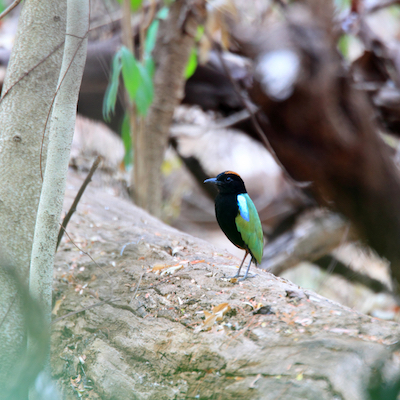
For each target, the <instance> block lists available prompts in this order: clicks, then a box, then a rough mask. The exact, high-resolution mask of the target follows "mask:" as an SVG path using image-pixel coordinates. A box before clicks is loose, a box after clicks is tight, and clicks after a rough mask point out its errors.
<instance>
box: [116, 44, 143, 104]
mask: <svg viewBox="0 0 400 400" xmlns="http://www.w3.org/2000/svg"><path fill="white" fill-rule="evenodd" d="M120 52H121V61H122V77H123V78H124V85H125V88H126V90H127V92H128V95H129V98H130V99H131V101H133V100H134V98H135V96H136V92H137V90H138V88H139V86H140V72H139V68H138V66H137V62H136V59H135V56H134V55H133V54H132V53H131V52H130V50H129V49H128V48H127V47H125V46H122V47H121V50H120Z"/></svg>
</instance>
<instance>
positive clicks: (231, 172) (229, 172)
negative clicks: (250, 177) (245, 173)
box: [224, 171, 239, 176]
mask: <svg viewBox="0 0 400 400" xmlns="http://www.w3.org/2000/svg"><path fill="white" fill-rule="evenodd" d="M224 174H226V175H228V174H229V175H236V176H239V174H238V173H236V172H233V171H225V172H224Z"/></svg>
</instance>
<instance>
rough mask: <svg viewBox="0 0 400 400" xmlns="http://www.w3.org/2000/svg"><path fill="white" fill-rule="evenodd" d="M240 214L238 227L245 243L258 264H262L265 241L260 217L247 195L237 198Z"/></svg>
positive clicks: (237, 222)
mask: <svg viewBox="0 0 400 400" xmlns="http://www.w3.org/2000/svg"><path fill="white" fill-rule="evenodd" d="M237 201H238V207H239V213H238V215H237V216H236V218H235V222H236V227H237V229H238V231H239V232H240V235H241V236H242V239H243V241H244V243H245V244H246V246H247V248H248V249H249V250H250V252H251V254H252V255H253V257H254V258H255V259H256V261H257V263H258V264H260V263H261V258H262V255H263V248H264V240H263V232H262V227H261V221H260V217H259V216H258V212H257V209H256V207H255V205H254V203H253V201H252V200H251V199H250V197H249V195H248V194H247V193H242V194H239V195H238V196H237Z"/></svg>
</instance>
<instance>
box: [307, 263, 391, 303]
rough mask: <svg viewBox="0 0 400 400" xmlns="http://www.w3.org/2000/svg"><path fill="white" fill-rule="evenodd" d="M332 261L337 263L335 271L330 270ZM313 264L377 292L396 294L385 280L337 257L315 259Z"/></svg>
mask: <svg viewBox="0 0 400 400" xmlns="http://www.w3.org/2000/svg"><path fill="white" fill-rule="evenodd" d="M332 261H333V262H334V263H335V269H334V270H333V271H329V270H330V267H331V264H332ZM313 264H315V265H317V266H318V267H320V268H321V269H323V270H325V271H327V272H328V273H334V274H337V275H340V276H342V277H343V278H345V279H346V280H348V281H350V282H351V283H361V284H362V285H364V286H366V287H367V288H368V289H370V290H372V291H373V292H375V293H380V292H384V293H389V294H391V295H393V294H394V293H393V291H392V290H391V289H390V288H389V287H388V286H387V285H385V284H384V283H383V282H381V281H379V280H377V279H374V278H371V277H370V276H368V275H365V274H362V273H360V272H357V271H354V270H353V269H351V268H349V267H348V266H347V265H345V264H343V263H342V262H341V261H339V260H338V259H337V258H335V257H332V256H324V257H321V258H320V259H318V260H316V261H313Z"/></svg>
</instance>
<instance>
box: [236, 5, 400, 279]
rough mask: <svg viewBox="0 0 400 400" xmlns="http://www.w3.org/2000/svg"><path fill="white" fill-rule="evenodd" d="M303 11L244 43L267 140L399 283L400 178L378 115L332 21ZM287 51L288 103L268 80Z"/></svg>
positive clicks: (321, 202) (252, 93) (294, 13)
mask: <svg viewBox="0 0 400 400" xmlns="http://www.w3.org/2000/svg"><path fill="white" fill-rule="evenodd" d="M311 3H313V4H314V5H315V6H318V5H319V6H321V7H325V4H327V5H329V7H330V3H324V2H323V3H321V2H319V1H316V0H313V2H311ZM322 4H323V5H324V6H322ZM302 7H303V9H304V14H302V13H299V10H298V9H296V10H294V9H293V10H292V13H291V14H290V18H288V19H286V20H285V21H284V22H283V23H282V24H280V25H279V26H275V27H273V28H271V29H270V30H269V31H265V32H264V33H260V32H257V34H256V35H254V36H253V37H252V39H251V40H244V41H243V45H242V49H243V50H244V51H246V49H247V48H251V50H252V51H253V54H252V55H251V57H252V58H253V59H254V60H255V67H254V69H255V71H258V74H256V75H255V79H254V81H253V87H252V88H251V91H250V95H251V98H252V100H253V101H254V102H255V103H256V104H257V105H259V106H260V108H261V110H262V112H263V113H264V114H265V115H266V117H267V118H268V122H269V126H270V127H271V129H269V130H268V132H266V134H267V135H268V139H269V141H270V142H271V144H272V146H273V147H274V149H275V151H276V153H277V155H278V156H279V159H280V160H281V161H282V163H283V164H284V165H285V167H286V168H287V170H288V171H289V173H290V174H291V175H292V176H294V178H295V179H297V180H300V181H312V182H313V185H312V187H311V188H310V190H312V192H313V195H314V196H315V198H316V199H317V200H318V201H319V202H320V204H326V205H329V206H330V207H334V208H335V209H336V210H338V211H339V212H341V213H342V214H343V215H345V216H346V217H347V218H348V219H349V220H350V221H351V222H352V223H353V226H354V227H355V228H356V229H357V232H358V235H360V237H361V238H362V239H364V240H365V241H366V242H367V244H368V245H369V246H371V247H372V248H374V249H375V250H376V252H377V253H378V254H379V255H380V256H382V257H385V258H386V259H387V260H388V261H390V262H391V270H392V273H393V275H394V276H395V277H396V278H397V281H399V282H400V247H399V242H400V212H399V210H400V179H399V171H398V169H397V168H396V166H395V165H394V163H393V161H392V159H391V154H390V152H389V150H388V148H387V146H386V145H385V143H384V142H383V140H382V139H381V137H380V136H379V134H378V129H377V126H376V125H375V122H374V120H373V116H374V110H373V109H372V108H371V105H370V103H369V102H368V99H367V97H366V94H365V93H363V92H361V91H358V90H357V89H356V88H354V87H353V85H352V80H351V78H350V77H349V75H348V72H347V70H346V69H345V68H344V66H343V63H342V59H341V57H340V55H339V54H338V51H337V48H336V43H335V42H334V40H333V39H334V38H333V37H332V36H331V34H330V32H329V31H328V30H327V26H326V24H323V23H322V22H325V20H324V21H321V20H320V19H317V18H315V15H314V14H313V13H312V12H311V9H310V8H308V7H306V6H302ZM324 15H327V14H324ZM332 17H333V14H331V19H332ZM328 25H329V24H328ZM281 51H283V52H284V54H286V55H289V56H290V59H295V60H296V62H297V64H298V67H297V68H296V69H295V70H293V78H291V80H289V81H288V82H287V83H286V84H287V85H289V86H288V89H290V93H289V92H288V93H289V94H288V95H287V96H285V97H283V98H282V97H279V96H278V97H277V96H275V94H276V90H275V89H274V87H273V86H271V85H270V84H271V81H270V80H269V78H268V76H269V75H268V74H270V73H273V72H274V71H272V69H271V64H268V60H270V57H277V58H278V59H279V60H280V61H282V60H283V59H282V58H280V57H281V54H282V53H281ZM282 62H285V63H286V65H291V66H292V65H293V63H290V61H288V60H286V61H285V60H283V61H282ZM274 91H275V92H274ZM278 94H279V93H278Z"/></svg>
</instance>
